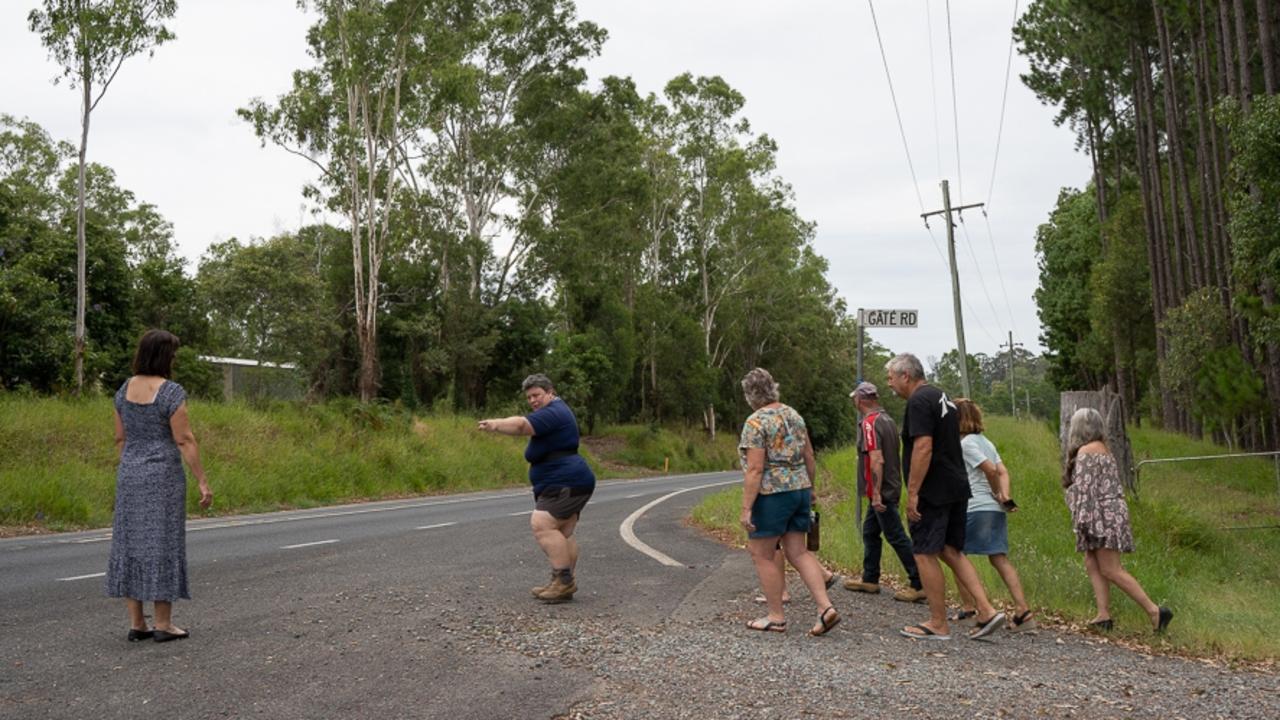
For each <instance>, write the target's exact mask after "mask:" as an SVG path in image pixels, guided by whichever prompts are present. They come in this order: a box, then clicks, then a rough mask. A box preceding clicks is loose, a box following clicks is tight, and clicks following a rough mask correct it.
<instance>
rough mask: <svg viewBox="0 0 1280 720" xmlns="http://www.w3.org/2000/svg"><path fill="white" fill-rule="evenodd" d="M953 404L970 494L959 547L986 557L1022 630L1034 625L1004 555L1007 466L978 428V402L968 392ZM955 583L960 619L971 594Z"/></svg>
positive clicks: (970, 608)
mask: <svg viewBox="0 0 1280 720" xmlns="http://www.w3.org/2000/svg"><path fill="white" fill-rule="evenodd" d="M956 408H958V409H959V410H960V450H961V452H962V453H963V454H964V467H965V470H967V471H968V473H969V491H970V493H971V494H972V496H971V497H970V498H969V507H968V508H967V511H966V517H965V526H964V552H965V554H966V555H986V556H987V559H988V560H990V561H991V567H994V568H995V569H996V572H998V573H1000V579H1001V580H1003V581H1004V584H1005V587H1007V588H1009V594H1010V595H1011V596H1013V603H1014V613H1013V615H1012V616H1010V617H1011V619H1010V620H1009V629H1011V630H1025V629H1027V628H1029V627H1033V626H1034V621H1033V620H1032V616H1033V615H1034V613H1032V611H1031V608H1029V607H1028V606H1027V598H1026V597H1025V596H1024V595H1023V594H1022V581H1021V580H1019V579H1018V571H1017V570H1016V569H1015V568H1014V567H1013V563H1012V562H1010V561H1009V527H1008V523H1007V522H1006V516H1005V513H1006V508H1007V509H1008V512H1015V511H1016V510H1017V506H1016V505H1013V504H1012V503H1011V502H1010V500H1009V470H1008V468H1006V467H1005V466H1004V463H1003V462H1001V461H1000V453H999V452H997V451H996V446H995V445H993V444H992V443H991V441H990V440H988V439H987V437H986V436H985V435H983V434H982V431H983V430H984V429H985V428H984V426H983V424H982V408H980V407H978V404H977V403H975V402H974V401H972V400H970V399H968V398H960V399H958V400H956ZM959 589H960V600H961V602H962V604H963V607H962V609H961V610H960V613H959V615H958V616H957V618H956V619H957V620H964V619H966V618H970V617H973V616H975V615H976V614H977V611H976V609H975V604H974V600H973V598H972V597H970V596H969V594H968V593H966V592H965V590H964V587H963V586H959Z"/></svg>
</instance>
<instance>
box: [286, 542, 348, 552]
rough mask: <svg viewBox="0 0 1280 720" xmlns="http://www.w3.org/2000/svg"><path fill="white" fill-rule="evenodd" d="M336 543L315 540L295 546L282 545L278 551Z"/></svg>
mask: <svg viewBox="0 0 1280 720" xmlns="http://www.w3.org/2000/svg"><path fill="white" fill-rule="evenodd" d="M336 542H338V541H337V540H317V541H315V542H309V543H298V544H297V545H282V546H280V549H281V550H294V549H296V548H304V547H311V546H312V545H329V544H331V543H336Z"/></svg>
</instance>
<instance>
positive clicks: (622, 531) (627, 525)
mask: <svg viewBox="0 0 1280 720" xmlns="http://www.w3.org/2000/svg"><path fill="white" fill-rule="evenodd" d="M737 482H742V481H741V480H738V479H736V478H735V479H733V480H725V481H724V482H717V483H707V484H706V485H698V486H695V487H691V488H685V489H683V490H677V491H675V492H673V493H667V494H666V495H663V496H662V497H660V498H658V499H657V500H654V501H653V502H651V503H649V504H647V505H644V506H642V507H641V508H640V509H639V510H636V511H635V512H633V513H631V514H630V515H629V516H627V519H626V520H623V521H622V525H621V526H619V527H618V534H619V535H621V536H622V540H623V542H625V543H626V544H628V545H630V546H631V547H633V548H635V549H636V550H639V551H640V552H642V553H644V554H645V555H648V556H649V557H651V558H653V559H654V560H657V561H658V562H660V563H662V564H663V565H668V566H670V567H684V563H682V562H679V561H677V560H675V559H673V558H672V557H671V556H670V555H667V554H666V553H663V552H659V551H657V550H654V549H653V548H652V547H650V546H649V545H647V544H645V543H644V542H642V541H641V540H640V538H638V537H636V532H635V524H636V521H637V520H639V519H640V517H641V516H643V515H644V514H645V513H646V512H648V510H649V509H650V508H652V507H654V506H655V505H657V504H658V503H660V502H663V501H664V500H669V499H671V498H673V497H675V496H676V495H679V494H681V493H687V492H690V491H692V490H702V489H703V488H709V487H716V486H717V485H731V484H733V483H737Z"/></svg>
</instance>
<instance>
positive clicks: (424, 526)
mask: <svg viewBox="0 0 1280 720" xmlns="http://www.w3.org/2000/svg"><path fill="white" fill-rule="evenodd" d="M457 524H458V523H456V522H447V523H436V524H435V525H420V526H418V527H416V528H414V530H434V529H436V528H442V527H449V526H450V525H457Z"/></svg>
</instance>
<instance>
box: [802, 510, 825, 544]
mask: <svg viewBox="0 0 1280 720" xmlns="http://www.w3.org/2000/svg"><path fill="white" fill-rule="evenodd" d="M820 519H821V516H820V515H819V514H818V511H817V510H810V511H809V535H808V536H807V537H806V538H805V547H806V548H808V550H809V552H818V546H819V545H820V544H821V542H822V532H821V526H820V525H819V523H818V521H819V520H820Z"/></svg>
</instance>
